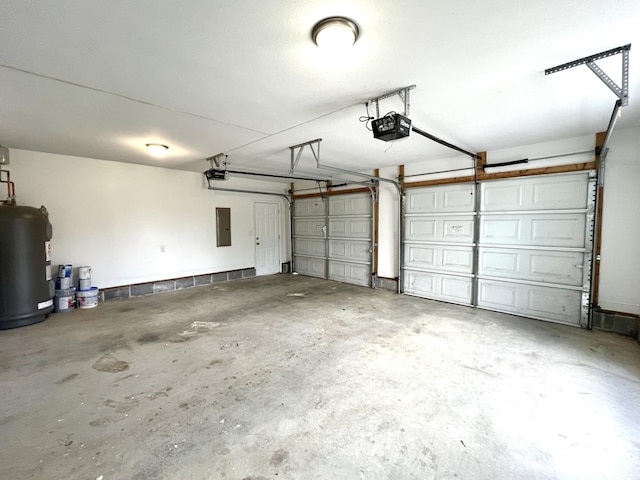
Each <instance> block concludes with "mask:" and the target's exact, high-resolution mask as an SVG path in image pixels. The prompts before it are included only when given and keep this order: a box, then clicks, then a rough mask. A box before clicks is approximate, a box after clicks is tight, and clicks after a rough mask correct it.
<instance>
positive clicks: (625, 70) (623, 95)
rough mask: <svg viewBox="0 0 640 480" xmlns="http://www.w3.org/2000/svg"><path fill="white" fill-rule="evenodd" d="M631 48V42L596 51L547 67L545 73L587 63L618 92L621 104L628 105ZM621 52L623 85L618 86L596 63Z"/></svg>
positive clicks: (613, 90) (606, 83)
mask: <svg viewBox="0 0 640 480" xmlns="http://www.w3.org/2000/svg"><path fill="white" fill-rule="evenodd" d="M629 50H631V44H628V45H623V46H621V47H617V48H612V49H611V50H607V51H605V52H600V53H596V54H595V55H589V56H588V57H584V58H580V59H578V60H574V61H572V62H567V63H563V64H562V65H558V66H557V67H552V68H547V69H546V70H545V71H544V74H545V75H550V74H552V73H556V72H561V71H563V70H567V69H569V68H573V67H577V66H579V65H586V66H587V67H589V69H590V70H591V71H592V72H593V73H595V74H596V76H597V77H598V78H599V79H600V80H602V82H603V83H604V84H605V85H606V86H607V87H609V88H610V89H611V91H612V92H613V93H615V94H616V96H617V97H618V98H619V99H620V106H622V107H626V106H627V105H628V104H629ZM619 53H621V54H622V86H618V84H617V83H616V82H614V81H613V79H612V78H611V77H609V75H607V74H606V73H604V71H603V70H602V69H601V68H600V67H599V66H598V65H597V64H596V60H601V59H603V58H607V57H611V56H613V55H617V54H619Z"/></svg>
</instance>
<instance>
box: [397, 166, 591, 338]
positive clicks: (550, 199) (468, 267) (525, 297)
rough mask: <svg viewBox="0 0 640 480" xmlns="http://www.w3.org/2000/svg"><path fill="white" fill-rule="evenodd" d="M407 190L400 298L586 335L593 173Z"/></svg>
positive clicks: (542, 176)
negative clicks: (472, 308) (581, 330)
mask: <svg viewBox="0 0 640 480" xmlns="http://www.w3.org/2000/svg"><path fill="white" fill-rule="evenodd" d="M474 191H475V187H474V185H472V184H454V185H443V186H437V187H424V188H412V189H408V190H407V195H406V207H405V224H404V226H405V229H404V231H405V234H404V242H403V245H404V263H403V267H404V292H405V293H408V294H411V295H418V296H422V297H426V298H433V299H436V300H444V301H449V302H454V303H461V304H466V305H475V306H478V307H480V308H486V309H490V310H495V311H501V312H506V313H513V314H517V315H522V316H526V317H530V318H537V319H541V320H547V321H552V322H558V323H564V324H569V325H576V326H580V325H581V326H586V324H587V315H588V305H589V281H590V275H591V261H590V259H591V249H592V238H593V237H592V235H593V219H594V211H593V209H594V194H595V178H594V175H593V172H580V173H572V174H561V175H540V176H532V177H519V178H512V179H508V180H493V181H484V182H482V183H481V184H480V185H479V191H478V194H479V198H478V199H476V198H475V197H476V195H474Z"/></svg>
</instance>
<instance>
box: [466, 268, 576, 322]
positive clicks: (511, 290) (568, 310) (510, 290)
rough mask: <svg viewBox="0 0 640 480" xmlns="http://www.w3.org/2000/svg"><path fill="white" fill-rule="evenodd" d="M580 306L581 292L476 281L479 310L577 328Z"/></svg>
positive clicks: (484, 280) (491, 281)
mask: <svg viewBox="0 0 640 480" xmlns="http://www.w3.org/2000/svg"><path fill="white" fill-rule="evenodd" d="M581 302H582V292H581V291H580V290H568V289H563V288H554V287H543V286H539V285H528V284H518V283H510V282H500V281H494V280H486V279H479V280H478V306H479V307H482V308H488V309H491V310H497V311H501V312H507V313H514V314H517V315H523V316H527V317H532V318H540V319H544V320H551V321H554V322H560V323H565V324H569V325H576V326H577V325H579V319H580V314H581V310H582V306H581Z"/></svg>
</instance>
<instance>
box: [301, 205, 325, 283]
mask: <svg viewBox="0 0 640 480" xmlns="http://www.w3.org/2000/svg"><path fill="white" fill-rule="evenodd" d="M326 237H327V206H326V200H323V199H321V198H317V199H316V198H305V199H300V200H296V201H295V202H294V203H293V263H294V270H295V271H296V272H297V273H299V274H301V275H310V276H312V277H320V278H327V240H326Z"/></svg>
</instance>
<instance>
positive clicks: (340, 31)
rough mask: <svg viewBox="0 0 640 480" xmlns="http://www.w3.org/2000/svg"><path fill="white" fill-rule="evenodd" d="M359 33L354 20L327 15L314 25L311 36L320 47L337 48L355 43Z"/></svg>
mask: <svg viewBox="0 0 640 480" xmlns="http://www.w3.org/2000/svg"><path fill="white" fill-rule="evenodd" d="M359 34H360V30H359V29H358V25H356V23H355V22H354V21H352V20H349V19H348V18H345V17H329V18H325V19H324V20H320V21H319V22H318V23H316V24H315V25H314V27H313V30H312V31H311V38H313V42H314V43H315V44H316V45H317V46H318V47H320V48H322V49H325V48H326V49H330V50H336V49H338V50H339V49H340V48H347V47H350V46H352V45H353V44H354V43H356V40H358V35H359Z"/></svg>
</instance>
